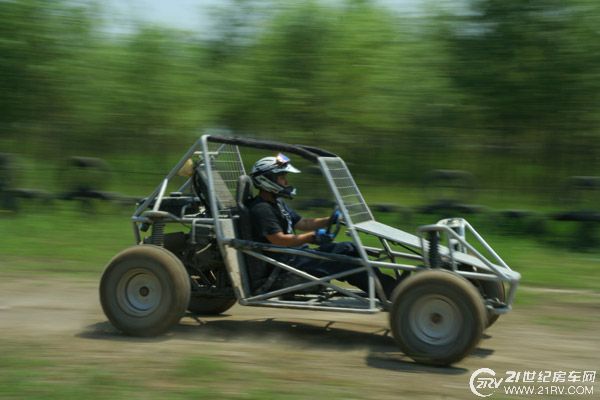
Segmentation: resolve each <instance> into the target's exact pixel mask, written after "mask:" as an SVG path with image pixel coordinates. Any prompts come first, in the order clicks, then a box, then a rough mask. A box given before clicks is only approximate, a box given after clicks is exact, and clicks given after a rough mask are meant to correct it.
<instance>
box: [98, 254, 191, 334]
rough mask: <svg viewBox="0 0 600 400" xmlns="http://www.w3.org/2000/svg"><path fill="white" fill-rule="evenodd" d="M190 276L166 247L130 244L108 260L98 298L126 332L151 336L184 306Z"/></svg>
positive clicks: (178, 315) (172, 320) (177, 316)
mask: <svg viewBox="0 0 600 400" xmlns="http://www.w3.org/2000/svg"><path fill="white" fill-rule="evenodd" d="M189 299H190V280H189V277H188V274H187V272H186V270H185V267H184V266H183V264H182V263H181V261H179V259H178V258H177V257H176V256H175V255H173V254H172V253H171V252H169V251H168V250H165V249H163V248H162V247H157V246H152V245H140V246H135V247H131V248H129V249H127V250H125V251H123V252H121V253H120V254H118V255H117V256H116V257H115V258H113V259H112V260H111V262H110V263H109V264H108V266H107V267H106V270H105V271H104V274H103V275H102V279H101V282H100V302H101V304H102V309H103V310H104V313H105V314H106V316H107V317H108V319H109V320H110V322H112V324H113V325H114V326H115V327H116V328H118V329H119V330H121V331H123V332H124V333H126V334H129V335H134V336H155V335H160V334H162V333H164V332H166V331H167V330H168V329H169V328H171V327H172V326H173V325H175V324H176V323H177V322H179V320H180V319H181V317H182V316H183V314H184V313H185V310H186V308H187V306H188V303H189Z"/></svg>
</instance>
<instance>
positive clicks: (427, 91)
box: [0, 0, 600, 192]
mask: <svg viewBox="0 0 600 400" xmlns="http://www.w3.org/2000/svg"><path fill="white" fill-rule="evenodd" d="M102 11H103V8H102V6H101V5H100V3H87V2H83V3H81V2H70V1H66V0H59V1H53V2H38V1H33V0H19V1H3V2H0V57H1V60H2V62H1V63H0V89H1V90H0V107H2V110H3V112H2V115H0V140H2V145H3V151H10V152H21V153H32V154H33V155H35V156H38V157H44V158H56V159H59V158H61V157H64V156H65V155H70V154H80V155H81V154H83V155H92V156H101V157H106V158H119V157H127V156H129V155H131V156H132V157H140V155H151V156H154V157H155V156H157V155H160V156H162V155H164V154H170V153H180V152H181V148H182V146H187V145H189V142H190V141H191V140H192V138H194V137H197V136H198V134H199V133H200V132H201V129H202V128H206V127H212V126H218V127H229V128H232V129H233V130H234V131H236V132H241V133H242V134H247V133H249V134H250V135H252V136H263V137H268V138H271V139H280V140H289V141H293V142H304V143H307V144H312V145H320V146H323V147H330V148H331V149H333V150H334V151H336V152H339V153H340V154H341V155H343V156H345V157H346V158H348V160H349V162H350V163H352V162H356V163H360V165H361V168H360V169H359V170H358V171H357V172H358V173H359V174H364V175H365V176H369V177H370V178H371V179H375V180H378V181H387V180H394V181H395V182H398V183H409V184H415V183H416V182H419V180H420V179H421V177H422V175H423V174H425V173H426V172H427V171H428V170H430V169H433V168H455V169H467V170H470V171H472V172H474V173H476V174H477V175H478V177H479V178H480V179H481V181H485V180H487V181H490V182H493V184H494V185H496V186H502V187H506V188H526V189H527V190H529V191H537V192H542V191H545V190H547V189H548V188H550V189H554V190H556V189H557V188H558V187H559V182H560V180H562V179H563V178H564V177H566V176H569V175H593V174H596V173H597V171H598V170H600V164H599V161H598V160H600V156H599V155H600V140H598V139H599V135H600V133H599V132H600V129H599V127H600V118H599V115H600V114H599V113H598V112H597V109H598V105H599V102H600V97H599V94H600V86H599V85H600V84H599V83H598V82H600V79H598V76H599V74H600V72H599V67H598V66H599V65H600V59H599V57H600V56H599V54H600V49H599V48H598V46H599V43H600V40H598V39H599V38H598V31H597V26H598V25H599V23H600V7H599V6H598V4H597V2H594V1H592V0H577V1H574V2H569V3H565V2H561V1H558V0H542V1H537V2H522V1H517V0H508V1H499V0H471V1H469V2H467V3H466V5H465V6H464V8H462V9H460V10H459V11H455V12H454V13H450V12H447V11H439V10H438V11H435V12H430V13H423V14H420V15H417V16H410V17H409V16H402V15H398V14H394V13H390V12H389V10H387V9H385V8H383V7H382V6H380V5H378V4H377V3H376V2H373V1H351V0H346V1H341V2H336V3H334V4H333V5H331V4H329V3H326V2H323V1H316V0H315V1H309V2H301V3H295V2H267V3H265V2H257V1H252V0H232V1H230V2H227V3H224V5H223V6H222V7H221V8H220V9H218V10H216V12H215V23H214V28H215V29H213V30H212V31H211V32H210V33H207V34H205V35H204V37H201V36H200V35H192V34H190V33H189V32H183V31H179V30H176V29H167V28H164V27H156V26H147V25H145V24H142V23H138V24H136V25H134V26H133V27H132V28H131V30H130V31H125V32H122V33H109V32H106V27H105V26H104V25H103V21H102V18H100V15H101V14H102ZM4 149H6V150H4ZM132 153H136V154H135V155H132ZM366 155H369V162H368V163H365V162H364V160H365V156H366ZM155 158H156V157H155Z"/></svg>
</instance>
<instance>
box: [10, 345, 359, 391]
mask: <svg viewBox="0 0 600 400" xmlns="http://www.w3.org/2000/svg"><path fill="white" fill-rule="evenodd" d="M115 346H117V347H118V348H117V349H116V351H115V353H114V354H113V353H109V354H102V355H101V356H99V355H98V353H96V352H95V351H94V350H86V349H83V350H82V349H79V350H77V351H76V352H75V353H74V352H73V351H65V349H64V348H62V346H60V345H57V346H56V347H54V346H42V345H41V344H39V343H35V342H34V343H31V342H24V341H23V342H15V341H10V342H9V341H8V340H6V339H2V340H0V348H1V349H2V350H3V352H2V355H0V398H10V399H44V400H46V399H51V400H52V399H57V400H70V399H73V400H75V399H94V400H96V399H98V400H100V399H144V400H146V399H148V400H154V399H157V400H159V399H175V400H178V399H181V400H184V399H194V400H196V399H211V400H212V399H225V400H228V399H231V400H269V399H283V400H294V399H306V398H311V399H317V400H318V399H347V398H359V399H360V398H366V397H364V396H362V395H358V394H356V393H353V395H352V396H351V397H349V396H348V393H351V389H349V387H350V388H351V387H352V386H353V385H354V383H353V382H352V381H351V380H350V379H348V380H344V381H341V382H339V385H332V384H331V382H323V383H318V382H313V383H312V387H311V391H310V394H308V393H307V392H306V388H304V387H302V386H301V385H299V384H298V383H297V382H290V381H288V380H287V379H286V376H285V375H282V374H278V373H271V374H269V373H268V372H267V371H264V370H262V369H261V368H256V366H253V365H244V364H243V363H239V362H236V361H235V359H234V360H231V359H227V358H225V359H223V358H222V357H220V356H213V355H205V354H203V355H190V353H193V352H178V353H176V354H171V353H167V351H166V350H163V349H155V350H153V351H152V352H148V351H145V352H144V353H143V355H135V353H133V355H132V351H131V349H132V348H135V346H136V344H135V343H132V344H125V343H123V344H116V345H115ZM204 353H206V352H204ZM209 353H210V352H209ZM115 361H118V362H115Z"/></svg>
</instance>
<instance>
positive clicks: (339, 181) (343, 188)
mask: <svg viewBox="0 0 600 400" xmlns="http://www.w3.org/2000/svg"><path fill="white" fill-rule="evenodd" d="M323 160H324V161H325V168H326V169H327V170H329V173H330V174H331V177H332V179H333V182H332V183H333V186H335V188H336V189H337V191H338V192H339V194H340V198H339V199H338V200H339V201H340V202H341V203H342V204H343V205H344V207H346V209H347V210H348V214H349V216H350V219H351V222H352V223H354V224H358V223H361V222H365V221H371V220H372V219H373V217H372V216H371V211H370V210H369V207H368V206H367V204H366V203H365V201H364V200H363V198H362V195H361V194H360V191H359V190H358V187H357V186H356V183H355V182H354V179H353V178H352V175H350V171H349V170H348V168H347V167H346V164H345V163H344V161H343V160H342V159H341V158H323Z"/></svg>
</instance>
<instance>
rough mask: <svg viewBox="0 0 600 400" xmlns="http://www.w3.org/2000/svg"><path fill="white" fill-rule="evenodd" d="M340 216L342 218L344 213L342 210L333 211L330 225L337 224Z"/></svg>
mask: <svg viewBox="0 0 600 400" xmlns="http://www.w3.org/2000/svg"><path fill="white" fill-rule="evenodd" d="M340 218H342V213H341V212H340V210H335V211H334V212H333V214H331V217H329V224H330V225H335V224H337V222H338V220H339V219H340Z"/></svg>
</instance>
